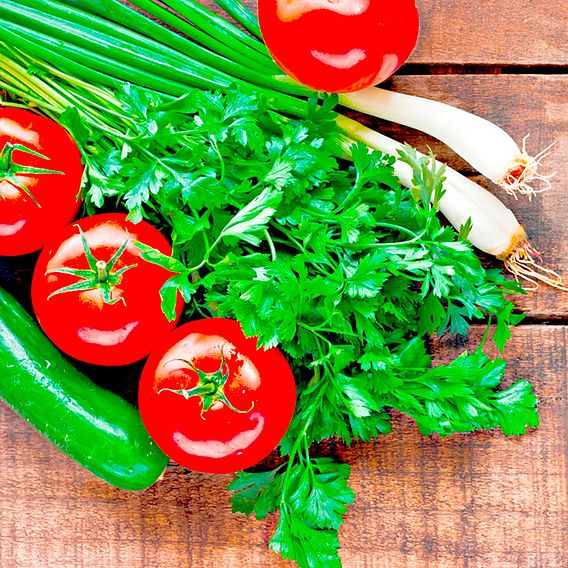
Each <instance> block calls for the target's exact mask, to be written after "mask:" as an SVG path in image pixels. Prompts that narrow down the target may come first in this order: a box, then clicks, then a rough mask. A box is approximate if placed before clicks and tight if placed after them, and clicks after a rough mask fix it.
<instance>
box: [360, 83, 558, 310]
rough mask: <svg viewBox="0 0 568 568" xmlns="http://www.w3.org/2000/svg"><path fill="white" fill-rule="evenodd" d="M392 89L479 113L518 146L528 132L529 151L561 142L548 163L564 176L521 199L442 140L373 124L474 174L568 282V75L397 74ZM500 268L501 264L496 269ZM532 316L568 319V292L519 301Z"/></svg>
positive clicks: (544, 290) (544, 292)
mask: <svg viewBox="0 0 568 568" xmlns="http://www.w3.org/2000/svg"><path fill="white" fill-rule="evenodd" d="M387 87H388V88H391V89H393V90H396V91H401V92H404V93H409V94H413V95H418V96H423V97H429V98H432V99H435V100H439V101H442V102H446V103H448V104H451V105H454V106H457V107H459V108H462V109H464V110H467V111H470V112H473V113H475V114H477V115H479V116H482V117H484V118H486V119H488V120H491V121H493V122H495V123H496V124H498V125H499V126H501V127H502V128H504V129H505V130H506V131H507V132H509V134H511V136H513V138H515V139H516V140H517V141H519V143H520V141H522V139H523V137H524V136H526V135H527V134H529V135H530V137H529V138H528V140H527V148H528V150H529V151H530V152H533V153H537V152H539V151H540V150H542V149H544V148H546V147H547V146H549V145H550V144H552V143H555V145H554V147H553V148H552V151H551V154H550V156H549V157H548V158H547V159H546V161H545V163H544V166H545V170H543V172H544V171H546V172H548V173H552V172H556V176H555V178H554V179H553V181H554V183H553V187H552V189H551V190H550V191H548V192H546V193H543V194H539V195H537V196H536V197H535V198H534V199H533V200H532V201H528V200H527V199H526V198H523V197H519V199H515V198H513V197H511V196H508V195H506V194H504V193H503V192H502V191H500V190H499V189H498V188H497V187H496V186H494V185H493V184H491V182H489V181H488V180H486V179H484V178H482V177H481V176H477V177H475V172H474V171H473V170H472V169H471V167H470V166H469V165H468V164H466V162H465V161H464V160H462V159H461V158H459V157H458V156H456V155H455V154H454V153H453V152H452V151H451V150H449V149H448V148H447V147H446V146H444V145H443V144H442V143H440V142H439V141H437V140H435V139H433V138H431V137H428V136H425V135H424V134H422V133H420V132H417V131H415V130H412V129H410V128H404V127H400V126H399V125H393V124H390V123H386V122H382V121H377V120H372V121H368V120H367V119H365V118H363V120H364V121H367V122H368V123H369V124H370V125H371V126H373V127H375V128H377V129H379V130H380V131H381V132H384V133H385V134H387V135H388V136H391V137H393V138H395V139H397V140H401V141H406V142H408V143H409V144H411V145H413V146H415V147H417V148H419V149H421V150H423V151H426V150H427V149H428V148H431V149H432V151H433V152H434V153H435V154H436V155H437V156H439V157H440V158H441V159H442V160H443V161H444V162H446V163H448V164H449V165H450V166H452V167H454V168H456V169H458V170H460V171H462V172H464V173H465V174H466V175H468V176H474V177H475V179H476V181H478V182H480V183H481V184H482V185H483V186H485V187H486V188H488V189H490V190H491V191H493V192H496V193H498V195H499V197H501V198H502V199H503V201H504V202H505V203H507V205H508V206H509V207H510V208H511V209H512V210H513V211H514V212H515V214H516V216H517V218H518V219H519V221H520V222H521V223H522V224H523V225H524V226H525V227H526V229H527V232H528V234H529V237H530V239H531V241H532V243H533V245H534V246H535V247H536V248H537V249H538V250H539V251H540V252H541V254H542V256H543V258H544V261H545V263H546V264H547V265H548V266H549V267H550V268H553V269H554V270H556V271H558V272H559V273H560V274H562V275H564V277H565V279H566V280H567V281H568V224H566V222H565V212H566V211H568V191H567V189H568V99H567V98H566V92H568V76H566V75H431V76H397V77H395V78H393V79H392V80H391V81H390V82H389V83H388V84H387ZM496 266H497V264H496ZM517 304H518V306H519V308H521V309H522V310H523V311H524V312H526V313H527V314H528V315H530V316H532V317H538V318H566V317H567V316H568V293H566V292H562V293H559V292H556V291H554V290H552V289H551V288H548V287H542V288H541V289H540V290H539V291H538V292H536V293H531V294H530V295H528V296H525V297H522V298H518V299H517Z"/></svg>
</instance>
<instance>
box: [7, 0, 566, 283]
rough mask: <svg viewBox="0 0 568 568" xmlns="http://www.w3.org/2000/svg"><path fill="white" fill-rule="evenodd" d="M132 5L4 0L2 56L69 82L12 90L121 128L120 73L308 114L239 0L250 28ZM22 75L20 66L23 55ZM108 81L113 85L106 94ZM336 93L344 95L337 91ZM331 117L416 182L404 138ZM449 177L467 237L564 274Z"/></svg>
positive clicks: (455, 217)
mask: <svg viewBox="0 0 568 568" xmlns="http://www.w3.org/2000/svg"><path fill="white" fill-rule="evenodd" d="M131 4H132V5H133V6H135V7H136V8H138V9H139V10H141V11H143V12H146V14H147V15H145V14H144V13H141V12H140V11H137V10H135V9H134V8H132V7H130V6H127V5H125V4H123V3H122V2H121V1H120V0H62V1H56V0H3V1H2V3H0V24H1V25H2V30H3V41H4V42H5V47H4V49H3V52H4V60H6V58H10V57H11V55H10V53H7V50H8V51H9V50H10V49H12V50H14V49H16V50H19V51H20V52H21V53H22V54H25V55H26V56H27V57H28V58H29V59H28V70H29V68H30V65H31V69H36V68H39V69H43V70H45V71H47V72H48V73H51V74H52V75H53V76H56V77H58V80H59V81H63V80H65V81H66V82H67V84H66V85H65V86H62V84H61V83H57V82H56V83H54V82H53V80H47V79H45V78H44V82H45V83H46V84H45V85H44V84H43V83H42V81H41V78H40V77H37V76H36V77H33V78H32V79H30V82H29V84H28V86H27V87H26V86H25V84H26V83H25V82H24V83H19V82H18V84H14V81H12V90H11V92H13V93H15V94H19V95H27V96H28V98H29V100H30V101H32V102H37V101H34V99H37V98H38V97H42V98H43V99H44V100H45V103H46V105H47V106H46V107H45V108H46V111H47V112H52V113H57V112H58V111H57V110H56V109H58V110H59V112H61V111H62V109H63V108H64V107H65V106H66V105H68V106H73V107H76V108H77V109H78V110H79V111H81V112H82V113H83V114H84V115H85V119H86V120H87V122H88V123H90V124H92V125H96V126H97V127H98V128H101V127H103V125H104V124H105V123H106V122H110V124H109V127H110V129H111V132H117V133H122V135H123V136H125V134H124V132H127V131H128V129H127V128H125V124H127V121H128V117H127V116H124V112H122V114H121V110H120V109H121V107H120V103H118V102H117V101H115V102H114V103H113V104H110V108H111V112H110V113H108V114H107V113H106V111H105V116H102V114H101V112H100V111H99V108H101V96H102V97H103V98H104V97H111V98H112V92H113V90H114V91H116V89H118V88H120V85H121V84H124V83H125V82H126V83H131V84H134V85H137V86H140V87H143V88H145V89H148V90H151V91H153V92H156V93H159V94H160V95H161V96H164V97H180V96H183V95H184V94H185V93H186V92H187V91H188V89H192V88H198V89H206V90H220V91H232V90H234V89H235V88H239V87H241V88H248V89H250V88H253V89H255V90H256V91H257V92H258V93H259V94H261V95H262V96H263V98H264V100H266V101H267V106H268V108H269V109H270V110H271V111H275V112H278V113H281V114H282V115H285V116H287V117H295V118H300V119H301V118H305V117H306V116H307V113H308V109H309V102H308V99H309V98H310V97H317V96H318V94H317V93H315V92H314V91H312V90H311V89H308V88H306V87H304V86H302V85H299V84H298V83H296V82H295V81H293V80H292V79H290V78H289V77H287V76H286V75H284V74H283V73H282V72H281V71H280V69H279V68H278V67H277V66H276V64H275V63H274V61H273V60H272V59H271V57H270V54H269V53H268V51H267V49H266V47H265V46H264V44H263V43H262V41H261V40H260V30H259V29H258V22H257V21H256V18H255V17H254V16H253V15H252V14H251V13H250V11H248V10H247V8H246V7H244V6H243V5H242V4H241V3H240V2H239V0H218V4H219V5H220V6H221V7H222V8H224V9H225V10H226V11H227V12H228V13H229V15H230V16H232V17H233V18H234V19H235V20H236V21H237V23H239V24H241V25H242V27H243V28H245V29H246V30H249V31H250V32H251V34H252V35H250V34H249V33H246V32H245V31H243V30H242V29H240V28H239V27H237V26H235V25H233V24H231V23H229V22H228V21H227V20H225V19H224V18H222V17H221V16H219V15H218V14H216V13H215V12H213V11H212V10H209V9H208V8H206V7H204V6H202V5H200V4H199V3H198V2H197V1H196V0H166V1H165V2H164V3H163V4H165V5H166V6H167V8H168V9H166V8H164V6H162V5H161V4H157V3H156V2H154V1H153V0H133V1H132V2H131ZM148 15H150V16H152V18H153V19H151V18H149V17H148ZM154 20H158V21H154ZM174 29H175V30H177V31H179V32H181V34H183V35H180V33H176V31H173V30H174ZM8 45H9V46H10V48H8ZM22 69H23V71H22ZM9 73H10V70H9V66H7V65H6V64H5V65H4V69H3V72H2V73H0V77H2V80H3V81H4V85H5V88H7V85H8V84H9V83H10V78H9V77H7V75H9ZM22 74H24V75H25V74H26V66H25V64H24V62H23V61H22V62H20V70H19V75H20V76H21V75H22ZM68 86H70V87H71V89H70V90H67V87H68ZM95 86H96V87H95ZM104 87H106V88H108V89H109V91H108V92H107V91H104V95H103V94H102V93H103V91H102V89H103V88H104ZM77 90H79V91H77ZM24 91H25V92H24ZM337 100H339V102H341V103H342V104H343V103H344V102H345V99H344V98H341V97H339V99H336V101H337ZM37 104H39V103H37ZM105 108H106V105H105ZM115 121H118V123H119V124H115ZM336 125H337V130H338V132H339V135H338V139H339V145H338V150H337V154H338V155H339V156H341V157H349V156H350V148H351V147H352V145H353V143H354V142H358V141H362V142H364V143H365V144H366V145H367V146H369V147H370V148H371V149H375V150H379V151H380V152H383V153H386V154H390V155H392V156H395V157H396V161H395V164H394V167H395V173H396V175H397V176H398V178H399V180H400V182H401V183H402V184H403V185H405V186H407V187H409V188H413V187H414V186H415V180H414V173H413V170H412V167H411V166H410V165H409V164H408V163H407V162H406V161H405V160H404V159H403V155H404V154H405V148H404V146H403V145H402V144H400V143H399V142H396V141H394V140H392V139H390V138H388V137H386V136H384V135H382V134H381V133H379V132H376V131H375V130H373V129H371V128H368V127H366V126H364V125H363V124H361V123H360V122H358V121H356V120H353V119H351V118H349V117H347V116H345V115H343V114H339V113H338V114H337V115H336ZM418 157H421V155H420V154H418ZM437 166H438V167H444V166H443V165H442V164H440V163H437ZM445 177H446V179H445V182H444V192H445V195H444V197H443V198H442V199H441V200H440V202H439V208H440V210H441V212H442V213H443V214H444V215H445V216H446V218H447V219H448V220H449V221H450V222H451V223H452V225H453V226H454V227H455V228H456V229H458V230H459V229H460V228H461V227H462V226H463V225H464V223H466V222H467V224H468V225H469V224H471V223H469V222H468V220H469V219H471V221H472V222H473V228H472V229H471V230H470V231H469V234H468V240H470V242H472V243H473V244H474V245H475V246H476V247H478V248H479V249H480V250H482V251H484V252H486V253H488V254H491V255H493V256H496V257H497V258H499V259H502V260H504V261H505V265H506V267H507V268H508V269H509V270H510V271H511V272H512V273H513V274H514V275H515V277H517V278H523V277H524V276H527V275H524V274H523V270H525V268H526V267H527V266H528V270H529V271H530V274H528V276H529V277H530V279H531V281H532V280H533V279H537V280H542V281H545V282H546V283H548V284H553V285H561V279H560V277H558V276H557V275H554V276H553V279H552V280H550V273H549V272H548V271H546V270H545V269H543V271H542V274H541V276H540V277H539V276H538V273H539V268H538V265H537V263H535V261H534V258H535V254H534V251H533V249H532V248H531V246H530V245H529V244H528V241H527V239H526V238H525V236H524V230H523V229H522V226H521V225H520V224H519V223H518V221H517V220H516V218H515V216H514V215H513V213H512V212H511V211H510V210H509V209H507V208H506V207H505V206H504V205H503V204H502V203H501V201H500V200H499V199H497V198H496V197H495V196H493V195H492V194H490V193H489V192H487V191H486V190H485V189H484V188H482V187H481V186H479V185H478V184H476V183H474V182H473V181H471V180H470V179H468V178H466V177H464V176H463V175H461V174H460V173H458V172H456V171H454V170H452V169H451V168H449V167H446V168H445ZM464 204H466V206H465V207H464ZM464 211H465V212H464ZM502 219H508V221H509V222H508V223H507V225H506V227H501V225H502V222H501V220H502ZM487 227H491V228H492V231H491V234H492V233H493V232H496V233H497V235H496V238H491V239H488V238H487V234H488V231H487ZM519 235H523V238H522V239H521V238H519ZM496 243H497V244H496Z"/></svg>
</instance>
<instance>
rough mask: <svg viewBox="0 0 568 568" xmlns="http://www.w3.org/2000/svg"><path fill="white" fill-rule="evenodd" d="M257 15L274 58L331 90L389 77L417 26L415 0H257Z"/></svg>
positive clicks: (288, 69) (295, 75)
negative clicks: (391, 0) (393, 0)
mask: <svg viewBox="0 0 568 568" xmlns="http://www.w3.org/2000/svg"><path fill="white" fill-rule="evenodd" d="M258 19H259V23H260V28H261V31H262V36H263V39H264V41H265V43H266V46H267V47H268V50H269V51H270V53H271V55H272V57H273V58H274V60H275V62H276V63H277V64H278V65H279V66H280V67H281V68H282V69H283V70H284V71H285V72H286V73H287V74H288V75H290V76H291V77H293V78H294V79H296V80H297V81H298V82H300V83H302V84H304V85H306V86H308V87H311V88H313V89H315V90H317V91H324V92H329V93H342V92H351V91H358V90H361V89H365V88H368V87H372V86H373V85H377V84H378V83H381V82H383V81H385V80H386V79H388V78H389V77H390V76H391V75H392V74H393V73H394V72H395V71H396V70H397V69H398V68H399V67H400V66H401V65H402V64H403V63H404V62H405V61H406V60H407V59H408V57H409V56H410V54H411V53H412V50H413V49H414V47H415V45H416V41H417V39H418V31H419V17H418V10H417V9H416V4H415V1H414V0H397V2H388V3H387V2H381V0H259V2H258Z"/></svg>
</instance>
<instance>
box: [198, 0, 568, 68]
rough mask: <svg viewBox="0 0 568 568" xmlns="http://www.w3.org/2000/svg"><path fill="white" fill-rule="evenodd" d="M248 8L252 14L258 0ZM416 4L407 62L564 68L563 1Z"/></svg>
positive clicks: (567, 9) (429, 0) (566, 23)
mask: <svg viewBox="0 0 568 568" xmlns="http://www.w3.org/2000/svg"><path fill="white" fill-rule="evenodd" d="M205 3H207V4H209V5H211V4H212V3H213V2H212V0H206V2H205ZM246 4H247V5H248V6H249V7H250V8H251V9H252V10H253V11H255V12H256V5H257V0H248V1H247V2H246ZM416 6H417V7H418V11H419V14H420V21H421V30H420V38H419V41H418V45H417V47H416V49H415V51H414V53H413V54H412V56H411V58H410V60H409V63H411V64H418V65H435V66H440V65H474V66H486V65H491V66H513V65H521V66H529V65H546V66H548V65H550V66H561V65H568V39H567V37H566V29H567V28H568V3H566V2H554V1H551V0H517V1H515V2H502V1H500V0H483V1H482V2H464V1H463V0H448V1H446V2H444V3H443V4H440V2H436V0H416Z"/></svg>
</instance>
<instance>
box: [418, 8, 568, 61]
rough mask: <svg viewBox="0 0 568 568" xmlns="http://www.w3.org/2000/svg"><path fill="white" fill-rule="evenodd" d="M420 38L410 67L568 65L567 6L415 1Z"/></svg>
mask: <svg viewBox="0 0 568 568" xmlns="http://www.w3.org/2000/svg"><path fill="white" fill-rule="evenodd" d="M416 5H417V6H418V10H419V12H420V17H421V26H422V27H421V35H420V40H419V43H418V46H417V49H416V51H415V52H414V54H413V55H412V58H411V60H410V62H411V63H418V64H422V65H440V64H446V65H496V66H510V65H521V66H528V65H553V66H559V65H568V37H567V36H566V29H567V27H568V3H566V2H550V1H548V0H516V1H515V2H503V1H502V0H481V1H478V2H465V1H464V0H448V1H446V2H443V3H440V2H433V1H432V0H417V1H416Z"/></svg>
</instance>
